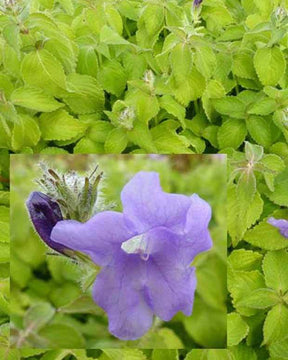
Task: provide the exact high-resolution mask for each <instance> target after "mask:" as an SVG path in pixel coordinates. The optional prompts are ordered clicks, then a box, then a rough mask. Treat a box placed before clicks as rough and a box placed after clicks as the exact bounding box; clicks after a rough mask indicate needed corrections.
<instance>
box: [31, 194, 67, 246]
mask: <svg viewBox="0 0 288 360" xmlns="http://www.w3.org/2000/svg"><path fill="white" fill-rule="evenodd" d="M26 206H27V209H28V212H29V215H30V218H31V221H32V223H33V225H34V228H35V230H36V231H37V233H38V234H39V236H40V237H41V239H42V240H43V241H44V242H45V243H46V244H47V245H48V246H49V247H50V248H52V249H53V250H55V251H58V252H59V253H64V250H65V249H67V247H65V246H63V245H61V244H59V243H57V242H54V241H52V240H51V238H50V235H51V232H52V229H53V227H54V226H55V225H56V224H57V222H58V221H61V220H63V217H62V214H61V210H60V207H59V205H58V204H57V202H56V201H54V200H52V199H51V198H50V197H49V196H47V195H45V194H43V193H41V192H38V191H35V192H32V193H31V194H30V196H29V198H28V200H27V201H26Z"/></svg>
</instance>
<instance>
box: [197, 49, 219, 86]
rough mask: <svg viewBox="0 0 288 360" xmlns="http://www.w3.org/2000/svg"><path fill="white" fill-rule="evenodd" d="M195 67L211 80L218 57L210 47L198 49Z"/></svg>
mask: <svg viewBox="0 0 288 360" xmlns="http://www.w3.org/2000/svg"><path fill="white" fill-rule="evenodd" d="M194 61H195V65H196V68H197V70H199V71H200V73H201V74H202V75H203V76H205V78H206V79H209V78H210V77H211V76H212V75H213V73H214V70H215V68H216V56H215V54H214V52H213V50H212V49H211V47H210V46H200V47H196V53H195V60H194Z"/></svg>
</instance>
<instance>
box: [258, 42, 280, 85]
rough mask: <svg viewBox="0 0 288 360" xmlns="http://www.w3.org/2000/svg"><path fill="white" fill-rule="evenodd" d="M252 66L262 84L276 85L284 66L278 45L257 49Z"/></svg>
mask: <svg viewBox="0 0 288 360" xmlns="http://www.w3.org/2000/svg"><path fill="white" fill-rule="evenodd" d="M254 66H255V69H256V72H257V75H258V77H259V79H260V81H261V83H262V84H263V85H272V86H274V85H277V83H278V82H279V80H280V79H281V77H282V76H283V74H284V72H285V68H286V62H285V58H284V56H283V53H282V51H281V50H280V49H279V48H278V47H272V48H262V49H258V50H257V51H256V53H255V56H254Z"/></svg>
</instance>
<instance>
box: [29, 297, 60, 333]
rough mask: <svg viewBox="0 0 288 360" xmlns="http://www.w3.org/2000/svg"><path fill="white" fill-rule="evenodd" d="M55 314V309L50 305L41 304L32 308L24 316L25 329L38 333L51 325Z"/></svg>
mask: <svg viewBox="0 0 288 360" xmlns="http://www.w3.org/2000/svg"><path fill="white" fill-rule="evenodd" d="M54 314H55V309H54V308H53V307H52V306H51V305H50V304H48V303H44V302H43V303H39V304H36V305H34V306H32V307H31V308H30V309H29V310H28V311H27V312H26V314H25V316H24V320H23V321H24V322H23V325H24V328H25V329H29V330H30V332H35V333H36V332H37V331H38V330H40V329H41V328H43V326H45V325H46V324H48V323H49V321H50V320H51V319H52V318H53V316H54Z"/></svg>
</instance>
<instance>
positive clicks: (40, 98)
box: [11, 86, 64, 112]
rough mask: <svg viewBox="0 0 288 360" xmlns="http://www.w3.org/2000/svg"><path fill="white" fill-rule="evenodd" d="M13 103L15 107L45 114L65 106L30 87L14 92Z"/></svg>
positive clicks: (12, 95) (41, 91)
mask: <svg viewBox="0 0 288 360" xmlns="http://www.w3.org/2000/svg"><path fill="white" fill-rule="evenodd" d="M11 101H12V103H13V104H14V105H18V106H22V107H25V108H28V109H32V110H36V111H43V112H49V111H54V110H57V109H59V108H61V107H63V106H64V104H61V103H60V102H58V101H56V100H55V99H54V98H53V96H51V95H48V94H46V93H45V92H44V91H43V90H41V89H37V88H33V87H28V86H24V87H21V88H18V89H16V90H14V91H13V93H12V94H11Z"/></svg>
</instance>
